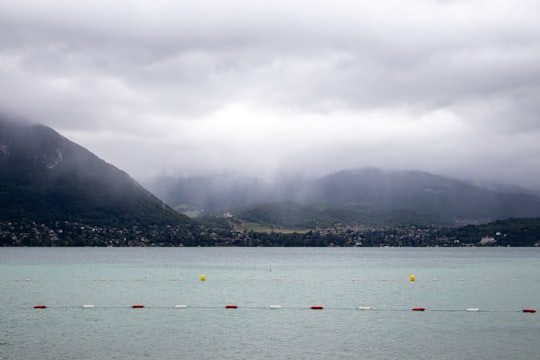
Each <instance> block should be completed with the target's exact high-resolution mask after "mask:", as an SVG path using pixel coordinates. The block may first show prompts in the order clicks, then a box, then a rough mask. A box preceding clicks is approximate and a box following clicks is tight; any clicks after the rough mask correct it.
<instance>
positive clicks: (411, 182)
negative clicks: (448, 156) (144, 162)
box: [155, 168, 540, 224]
mask: <svg viewBox="0 0 540 360" xmlns="http://www.w3.org/2000/svg"><path fill="white" fill-rule="evenodd" d="M157 184H159V186H155V187H156V189H157V188H159V189H160V190H159V191H158V194H159V196H160V197H161V198H162V199H164V200H165V201H166V202H168V203H169V204H170V205H171V206H173V207H182V206H184V207H194V208H199V209H202V210H204V212H208V213H214V214H218V213H219V212H222V211H225V210H227V209H237V210H238V211H237V214H241V215H242V216H247V217H248V218H250V217H251V218H253V217H254V216H255V217H258V218H259V219H260V220H263V218H261V216H260V214H261V213H263V212H266V213H267V214H274V215H275V214H276V209H277V208H279V209H282V210H283V209H284V206H286V205H284V204H287V203H290V204H291V205H290V206H291V207H292V208H293V209H291V210H290V211H291V214H293V213H294V214H295V215H294V216H295V217H296V218H300V215H298V213H299V211H298V209H299V207H298V206H297V205H302V206H303V207H304V208H305V209H306V216H309V215H308V214H311V215H313V214H314V213H316V211H315V212H314V210H316V208H315V207H314V206H319V208H320V206H323V205H324V206H325V207H326V208H327V209H328V208H331V209H334V210H336V211H334V212H333V214H338V213H339V212H340V213H341V214H343V215H344V217H345V218H347V217H349V218H350V220H351V221H352V222H354V218H355V216H356V217H357V218H358V219H359V221H360V222H361V221H362V216H364V218H366V217H365V215H367V214H368V212H369V211H371V212H372V213H373V214H376V213H379V214H384V217H386V218H388V219H389V220H391V219H390V218H391V216H392V215H391V214H392V213H393V212H394V213H396V212H397V213H399V214H401V215H400V216H402V215H404V214H408V215H407V216H406V217H408V218H410V217H411V216H412V215H413V214H417V215H419V216H420V217H423V218H424V220H421V219H420V218H418V220H419V221H420V222H422V221H424V222H425V221H428V222H429V221H436V222H438V223H441V224H448V223H453V224H467V223H486V222H489V221H493V220H498V219H507V218H511V217H537V216H540V197H538V196H535V195H533V194H530V193H518V192H511V193H510V192H509V193H505V192H499V191H494V190H491V189H488V188H483V187H480V186H476V185H472V184H470V183H467V182H465V181H462V180H458V179H453V178H449V177H443V176H438V175H433V174H430V173H427V172H422V171H390V170H381V169H378V168H362V169H353V170H343V171H339V172H335V173H332V174H328V175H326V176H322V177H319V178H312V179H307V180H302V179H291V178H288V179H282V180H278V181H276V182H275V183H274V184H270V183H268V182H265V181H262V180H258V179H253V178H245V177H234V176H225V177H223V178H222V177H220V176H213V177H199V178H197V179H195V178H180V179H174V178H168V179H165V178H162V179H159V180H158V182H157ZM272 203H274V204H276V205H274V209H273V210H270V208H271V207H269V204H272ZM293 204H295V205H293ZM307 205H311V206H312V207H311V208H309V211H308V210H307V208H306V206H307ZM262 208H264V210H262ZM337 210H339V211H337ZM283 211H285V210H283ZM347 211H349V213H347ZM351 211H352V213H351ZM359 211H360V213H359ZM254 212H255V214H254ZM328 214H329V212H328V211H327V212H326V214H325V215H324V217H326V218H327V219H328V216H327V215H328ZM345 214H346V215H345ZM362 214H363V215H362ZM370 216H371V215H370ZM374 216H375V215H373V216H371V217H372V218H373V217H374ZM413 217H414V216H413ZM366 219H367V218H366ZM437 219H438V220H437ZM336 221H337V220H336ZM268 222H269V223H272V220H271V219H268ZM304 222H306V223H307V222H309V219H307V218H306V219H304ZM398 222H401V220H399V221H398ZM391 223H392V221H390V224H391Z"/></svg>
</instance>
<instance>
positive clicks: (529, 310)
mask: <svg viewBox="0 0 540 360" xmlns="http://www.w3.org/2000/svg"><path fill="white" fill-rule="evenodd" d="M521 311H522V312H524V313H529V314H534V313H535V312H536V310H535V309H530V308H526V309H523V310H521Z"/></svg>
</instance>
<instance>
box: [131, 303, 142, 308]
mask: <svg viewBox="0 0 540 360" xmlns="http://www.w3.org/2000/svg"><path fill="white" fill-rule="evenodd" d="M131 307H132V308H133V309H142V308H144V305H143V304H134V305H131Z"/></svg>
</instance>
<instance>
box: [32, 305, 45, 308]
mask: <svg viewBox="0 0 540 360" xmlns="http://www.w3.org/2000/svg"><path fill="white" fill-rule="evenodd" d="M46 308H47V305H34V309H46Z"/></svg>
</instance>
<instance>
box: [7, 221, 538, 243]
mask: <svg viewBox="0 0 540 360" xmlns="http://www.w3.org/2000/svg"><path fill="white" fill-rule="evenodd" d="M464 229H465V230H464ZM467 229H468V230H467ZM533 238H536V239H539V238H540V237H537V236H533ZM0 245H1V246H113V247H127V246H130V247H149V246H246V247H253V246H255V247H257V246H300V247H302V246H306V247H310V246H320V247H328V246H340V247H353V246H356V247H380V246H393V247H401V246H424V247H425V246H442V247H462V246H539V245H540V242H539V241H536V242H533V243H530V244H521V243H513V237H512V236H508V234H506V233H503V232H500V231H493V232H491V233H489V232H486V231H483V232H482V231H480V232H478V227H461V228H451V229H444V228H439V227H416V226H398V227H369V226H345V225H336V226H334V227H331V228H321V229H315V230H310V231H307V232H277V231H275V232H274V231H272V232H255V231H250V230H244V231H235V230H233V229H232V228H208V227H205V226H203V225H201V224H198V223H194V224H193V225H191V226H189V227H187V228H186V227H185V226H171V225H164V226H144V227H143V226H133V227H122V228H117V227H114V226H95V225H88V224H84V223H80V222H70V221H56V222H52V223H49V224H43V223H36V222H1V223H0Z"/></svg>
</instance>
